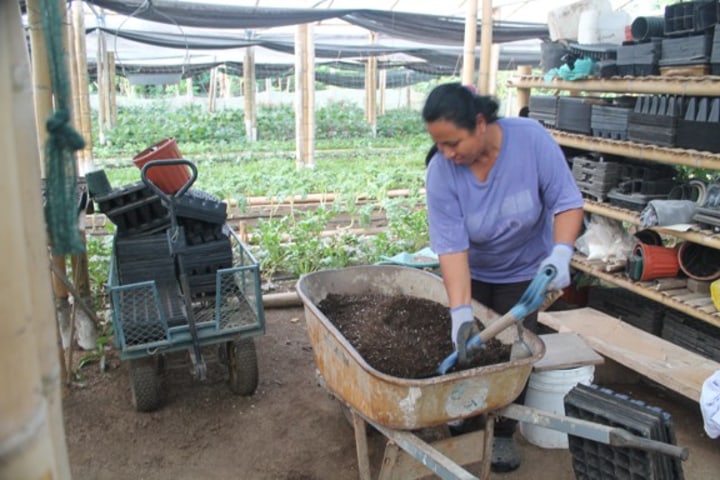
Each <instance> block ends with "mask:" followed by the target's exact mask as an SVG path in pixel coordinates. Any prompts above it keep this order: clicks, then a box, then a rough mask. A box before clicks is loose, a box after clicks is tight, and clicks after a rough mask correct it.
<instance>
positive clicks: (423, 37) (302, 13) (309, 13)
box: [86, 0, 550, 45]
mask: <svg viewBox="0 0 720 480" xmlns="http://www.w3.org/2000/svg"><path fill="white" fill-rule="evenodd" d="M86 2H87V3H89V4H93V5H96V6H98V7H102V8H106V9H108V10H112V11H114V12H117V13H121V14H123V15H129V16H132V17H134V18H141V19H144V20H151V21H154V22H161V23H171V24H175V25H182V26H188V27H205V28H220V29H222V28H228V29H237V28H246V29H261V28H273V27H280V26H288V25H299V24H303V23H312V22H318V21H321V20H328V19H332V18H339V19H342V20H344V21H346V22H348V23H351V24H353V25H356V26H360V27H363V28H366V29H368V30H370V31H373V32H379V33H385V34H387V35H391V36H393V37H397V38H404V39H407V40H413V41H420V42H430V43H435V44H446V45H462V43H463V39H464V38H465V19H464V18H460V17H448V16H439V15H426V14H419V13H406V12H395V11H383V10H368V9H356V10H348V9H343V10H339V9H338V10H333V9H308V8H296V9H290V8H261V7H246V6H234V5H218V4H204V3H203V4H200V3H190V2H187V3H186V2H183V3H180V2H175V1H170V0H152V1H149V0H86ZM481 23H482V22H480V21H478V25H477V38H478V39H479V38H480V37H481V29H482V24H481ZM549 34H550V32H549V30H548V27H547V25H545V24H539V23H525V22H502V21H498V22H494V23H493V41H494V42H495V43H505V42H513V41H518V40H527V39H531V38H547V37H549Z"/></svg>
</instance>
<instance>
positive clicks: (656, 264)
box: [633, 242, 680, 281]
mask: <svg viewBox="0 0 720 480" xmlns="http://www.w3.org/2000/svg"><path fill="white" fill-rule="evenodd" d="M633 255H636V256H638V257H641V258H642V265H643V267H642V275H641V276H640V281H645V280H653V279H656V278H668V277H676V276H677V274H678V272H679V271H680V263H679V262H678V254H677V249H675V248H668V247H663V246H659V245H647V244H644V243H640V242H638V243H636V244H635V246H634V247H633Z"/></svg>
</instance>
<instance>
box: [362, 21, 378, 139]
mask: <svg viewBox="0 0 720 480" xmlns="http://www.w3.org/2000/svg"><path fill="white" fill-rule="evenodd" d="M370 43H373V44H374V43H377V33H375V32H371V33H370ZM365 69H366V74H365V119H366V120H367V123H368V125H370V128H371V129H372V132H373V135H375V132H376V131H377V80H378V73H377V70H378V68H377V57H368V59H367V63H366V64H365Z"/></svg>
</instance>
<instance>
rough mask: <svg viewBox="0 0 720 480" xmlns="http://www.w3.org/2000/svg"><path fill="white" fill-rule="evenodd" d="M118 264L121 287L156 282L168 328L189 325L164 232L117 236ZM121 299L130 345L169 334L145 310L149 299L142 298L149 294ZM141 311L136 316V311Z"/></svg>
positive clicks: (133, 293)
mask: <svg viewBox="0 0 720 480" xmlns="http://www.w3.org/2000/svg"><path fill="white" fill-rule="evenodd" d="M115 264H116V268H117V273H118V279H119V281H120V284H121V285H137V284H140V283H142V282H154V283H155V291H156V292H157V295H158V301H159V303H160V305H161V306H162V308H163V311H164V314H165V319H166V321H167V325H168V326H169V327H173V326H177V325H183V324H185V323H187V312H186V310H185V304H184V303H183V297H182V293H181V291H180V284H179V283H178V280H177V275H176V271H175V262H174V260H173V258H172V257H171V256H170V248H169V244H168V239H167V236H166V235H165V233H164V232H163V233H159V234H154V235H146V236H127V237H122V236H116V237H115ZM127 292H128V295H125V296H123V297H122V302H121V305H120V308H121V309H122V310H123V313H124V318H125V319H127V321H126V322H125V323H124V325H123V332H124V335H125V341H126V344H127V345H139V344H144V343H152V342H153V341H158V340H163V339H164V338H165V335H166V330H165V326H164V325H163V322H162V320H161V319H160V318H159V317H157V316H155V315H152V314H151V313H152V312H148V311H146V310H145V309H143V308H142V306H143V305H146V304H147V303H146V300H147V299H141V298H139V297H140V295H141V293H140V292H143V293H147V292H149V291H143V290H128V291H127ZM135 305H137V308H140V309H141V311H137V312H136V313H137V314H133V311H134V310H135V309H136V306H135Z"/></svg>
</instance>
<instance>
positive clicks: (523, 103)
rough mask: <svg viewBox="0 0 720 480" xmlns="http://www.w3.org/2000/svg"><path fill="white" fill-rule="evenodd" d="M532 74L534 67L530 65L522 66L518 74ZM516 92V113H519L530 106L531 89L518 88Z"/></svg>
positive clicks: (518, 69)
mask: <svg viewBox="0 0 720 480" xmlns="http://www.w3.org/2000/svg"><path fill="white" fill-rule="evenodd" d="M530 72H532V67H530V66H529V65H520V66H519V67H518V68H517V74H518V75H530ZM515 92H516V94H517V97H516V99H515V112H519V111H520V110H521V109H522V108H523V107H527V106H528V105H530V92H531V89H530V88H525V87H522V88H520V87H518V88H516V89H515Z"/></svg>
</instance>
